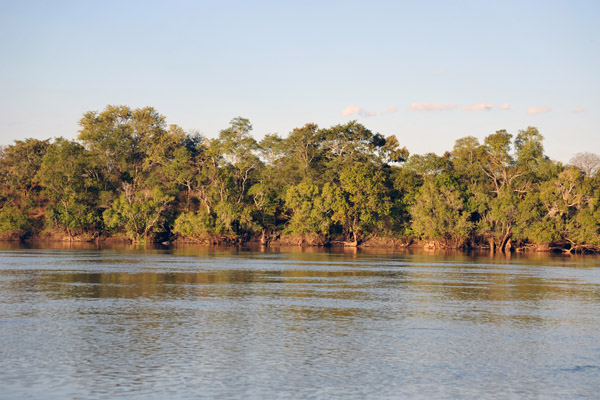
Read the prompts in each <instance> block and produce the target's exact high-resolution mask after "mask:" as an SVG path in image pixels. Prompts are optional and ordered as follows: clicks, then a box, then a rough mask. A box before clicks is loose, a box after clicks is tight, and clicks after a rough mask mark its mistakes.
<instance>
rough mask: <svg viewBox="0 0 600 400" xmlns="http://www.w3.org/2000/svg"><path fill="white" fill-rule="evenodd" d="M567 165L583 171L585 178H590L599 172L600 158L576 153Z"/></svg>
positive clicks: (594, 155)
mask: <svg viewBox="0 0 600 400" xmlns="http://www.w3.org/2000/svg"><path fill="white" fill-rule="evenodd" d="M569 163H570V164H571V165H573V166H574V167H577V168H579V169H580V170H581V171H583V173H584V174H585V176H587V177H592V176H594V175H596V174H597V173H598V171H600V156H598V155H597V154H594V153H588V152H585V153H577V154H575V156H574V157H573V158H571V161H570V162H569Z"/></svg>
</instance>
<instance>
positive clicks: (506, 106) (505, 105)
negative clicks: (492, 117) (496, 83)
mask: <svg viewBox="0 0 600 400" xmlns="http://www.w3.org/2000/svg"><path fill="white" fill-rule="evenodd" d="M500 108H501V109H503V110H510V104H508V103H504V104H503V105H502V107H500Z"/></svg>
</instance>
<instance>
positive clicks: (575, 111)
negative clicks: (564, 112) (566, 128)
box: [571, 107, 587, 114]
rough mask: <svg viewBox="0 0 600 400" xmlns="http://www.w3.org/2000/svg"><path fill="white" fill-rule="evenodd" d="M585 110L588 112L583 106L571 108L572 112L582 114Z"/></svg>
mask: <svg viewBox="0 0 600 400" xmlns="http://www.w3.org/2000/svg"><path fill="white" fill-rule="evenodd" d="M584 112H587V110H586V109H585V108H583V107H577V108H576V109H574V110H571V114H581V113H584Z"/></svg>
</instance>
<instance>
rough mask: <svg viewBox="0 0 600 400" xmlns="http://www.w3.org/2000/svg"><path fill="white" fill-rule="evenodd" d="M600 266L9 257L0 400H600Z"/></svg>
mask: <svg viewBox="0 0 600 400" xmlns="http://www.w3.org/2000/svg"><path fill="white" fill-rule="evenodd" d="M599 265H600V262H599V259H598V258H597V257H563V256H554V257H549V256H547V255H541V256H540V255H538V256H535V257H508V258H507V257H489V256H476V255H465V254H365V253H334V252H299V251H297V250H296V251H295V252H292V251H290V252H258V251H235V250H219V249H207V248H185V249H171V250H169V249H165V250H135V249H105V250H98V249H94V248H88V249H78V250H74V249H31V248H30V249H20V248H4V249H0V398H7V399H8V398H10V399H12V398H34V399H35V398H39V399H42V398H43V399H64V398H85V399H109V398H123V397H136V398H179V399H184V398H244V399H247V398H261V399H262V398H278V399H284V398H345V399H346V398H348V399H363V398H390V399H391V398H393V399H396V398H423V399H436V398H439V399H446V398H490V399H492V398H493V399H495V398H532V399H533V398H555V399H564V398H597V393H598V391H600V268H598V266H599Z"/></svg>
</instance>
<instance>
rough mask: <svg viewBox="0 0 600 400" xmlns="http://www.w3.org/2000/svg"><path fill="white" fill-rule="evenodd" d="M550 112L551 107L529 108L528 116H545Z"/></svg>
mask: <svg viewBox="0 0 600 400" xmlns="http://www.w3.org/2000/svg"><path fill="white" fill-rule="evenodd" d="M547 112H550V107H548V106H537V107H529V108H528V109H527V114H531V115H535V114H543V113H547Z"/></svg>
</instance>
